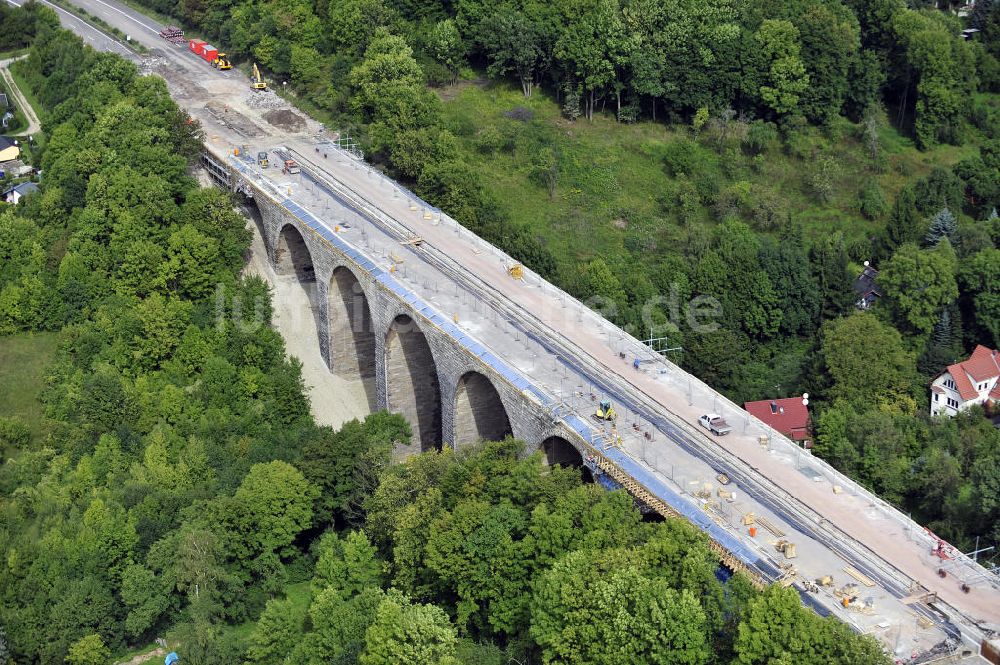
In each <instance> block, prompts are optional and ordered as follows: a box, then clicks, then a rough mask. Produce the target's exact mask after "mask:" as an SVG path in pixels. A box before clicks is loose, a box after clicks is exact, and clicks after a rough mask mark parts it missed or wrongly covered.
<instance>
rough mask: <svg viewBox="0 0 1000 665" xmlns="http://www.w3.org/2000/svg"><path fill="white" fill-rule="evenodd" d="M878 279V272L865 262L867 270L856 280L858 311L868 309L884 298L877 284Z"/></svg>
mask: <svg viewBox="0 0 1000 665" xmlns="http://www.w3.org/2000/svg"><path fill="white" fill-rule="evenodd" d="M876 278H878V270H876V269H875V268H873V267H871V266H870V265H868V262H867V261H865V269H864V270H862V271H861V274H860V275H858V278H857V279H856V280H854V292H855V293H857V295H858V299H857V300H856V301H855V303H854V306H855V307H857V308H858V309H868V308H869V307H871V306H872V305H873V304H875V301H876V300H878V299H879V298H881V297H882V292H881V291H879V288H878V285H877V284H876V283H875V280H876Z"/></svg>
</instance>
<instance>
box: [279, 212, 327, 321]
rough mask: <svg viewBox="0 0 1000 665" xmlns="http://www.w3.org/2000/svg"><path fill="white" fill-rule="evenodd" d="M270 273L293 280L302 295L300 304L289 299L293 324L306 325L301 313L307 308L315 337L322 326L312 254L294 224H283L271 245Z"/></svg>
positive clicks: (295, 300)
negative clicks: (272, 246) (300, 289)
mask: <svg viewBox="0 0 1000 665" xmlns="http://www.w3.org/2000/svg"><path fill="white" fill-rule="evenodd" d="M274 272H275V273H276V274H277V276H278V279H282V278H284V279H289V278H293V277H294V278H295V281H296V282H298V284H299V286H300V287H302V291H303V292H304V293H305V296H306V299H305V301H304V302H300V301H299V300H298V297H292V298H291V301H289V302H288V306H289V307H290V308H291V311H292V316H293V318H295V319H296V322H295V323H294V324H293V325H296V326H298V327H301V326H302V325H303V324H305V323H306V321H305V320H304V316H303V314H304V313H305V312H304V310H305V309H308V310H309V312H310V314H311V315H312V318H311V321H312V324H313V325H314V326H315V329H316V331H317V335H318V334H319V331H320V330H322V329H323V326H322V324H321V321H320V319H321V316H320V313H319V310H320V302H319V300H320V297H319V292H318V288H317V284H316V268H315V266H314V265H313V257H312V252H311V251H309V246H308V245H307V244H306V240H305V238H303V237H302V233H301V232H300V231H299V230H298V228H296V227H295V225H294V224H285V225H284V226H282V227H281V230H279V231H278V237H277V240H276V242H275V243H274ZM290 295H291V294H290Z"/></svg>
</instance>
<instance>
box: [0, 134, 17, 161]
mask: <svg viewBox="0 0 1000 665" xmlns="http://www.w3.org/2000/svg"><path fill="white" fill-rule="evenodd" d="M20 154H21V149H20V148H18V147H17V141H15V140H14V139H12V138H8V137H6V136H0V163H3V162H9V161H10V160H12V159H17V158H18V156H20Z"/></svg>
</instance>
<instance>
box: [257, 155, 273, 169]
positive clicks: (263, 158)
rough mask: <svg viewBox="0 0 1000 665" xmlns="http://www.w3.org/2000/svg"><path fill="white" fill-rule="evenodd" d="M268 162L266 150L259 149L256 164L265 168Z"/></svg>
mask: <svg viewBox="0 0 1000 665" xmlns="http://www.w3.org/2000/svg"><path fill="white" fill-rule="evenodd" d="M269 165H270V164H269V163H268V161H267V152H265V151H263V150H261V151H260V152H258V153H257V166H259V167H260V168H262V169H266V168H267V167H268V166H269Z"/></svg>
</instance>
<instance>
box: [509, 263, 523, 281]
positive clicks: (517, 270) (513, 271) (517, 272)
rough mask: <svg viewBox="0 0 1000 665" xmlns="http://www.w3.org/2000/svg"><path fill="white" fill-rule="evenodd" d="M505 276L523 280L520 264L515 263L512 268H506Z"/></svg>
mask: <svg viewBox="0 0 1000 665" xmlns="http://www.w3.org/2000/svg"><path fill="white" fill-rule="evenodd" d="M507 274H508V275H510V276H511V277H513V278H514V279H524V266H522V265H521V264H520V263H515V264H514V265H512V266H508V267H507Z"/></svg>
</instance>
